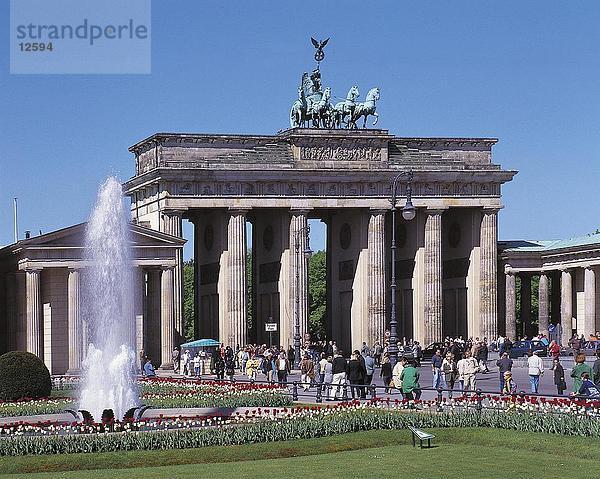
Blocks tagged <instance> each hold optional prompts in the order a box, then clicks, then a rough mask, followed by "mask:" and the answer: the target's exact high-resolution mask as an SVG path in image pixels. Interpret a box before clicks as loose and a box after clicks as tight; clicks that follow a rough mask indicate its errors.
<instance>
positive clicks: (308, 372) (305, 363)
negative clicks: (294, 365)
mask: <svg viewBox="0 0 600 479" xmlns="http://www.w3.org/2000/svg"><path fill="white" fill-rule="evenodd" d="M300 373H301V374H302V375H301V376H300V381H301V382H302V387H303V389H304V391H305V392H306V391H308V390H309V389H310V387H311V386H312V383H313V381H314V379H315V364H314V363H313V360H312V359H310V355H309V354H305V355H304V359H303V360H302V361H300Z"/></svg>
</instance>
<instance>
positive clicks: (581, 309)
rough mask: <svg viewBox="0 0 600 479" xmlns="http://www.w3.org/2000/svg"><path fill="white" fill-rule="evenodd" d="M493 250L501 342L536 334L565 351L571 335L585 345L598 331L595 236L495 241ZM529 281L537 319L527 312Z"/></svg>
mask: <svg viewBox="0 0 600 479" xmlns="http://www.w3.org/2000/svg"><path fill="white" fill-rule="evenodd" d="M498 248H499V251H500V253H499V267H498V272H499V277H498V284H499V289H500V292H501V297H504V301H501V302H500V305H501V308H502V314H504V315H505V317H506V335H507V336H509V337H510V338H512V339H514V338H517V337H525V336H527V337H531V336H533V335H536V334H538V333H542V334H546V335H549V336H550V337H552V338H554V339H556V340H558V341H559V342H561V344H562V345H563V346H566V345H567V344H568V342H569V339H571V337H572V335H573V334H574V333H576V334H577V335H578V336H580V335H584V337H585V339H589V336H590V335H592V334H595V333H596V332H597V331H599V330H600V291H598V288H596V275H597V274H598V273H599V272H600V234H598V233H596V234H591V235H588V236H582V237H578V238H572V239H567V240H552V241H501V242H500V243H499V245H498ZM535 276H537V277H538V279H539V286H538V317H537V318H533V317H532V312H531V310H532V307H531V303H532V287H531V282H532V278H533V277H535ZM517 278H518V279H519V282H520V300H521V301H520V304H521V307H520V318H517V310H516V304H517V287H516V282H517ZM517 319H518V321H517ZM536 319H537V325H536V324H535V323H536V321H535V320H536Z"/></svg>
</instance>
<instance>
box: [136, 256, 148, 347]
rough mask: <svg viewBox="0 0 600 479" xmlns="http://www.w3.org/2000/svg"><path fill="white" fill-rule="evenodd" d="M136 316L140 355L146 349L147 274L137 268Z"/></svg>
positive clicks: (137, 345) (137, 341)
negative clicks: (145, 306)
mask: <svg viewBox="0 0 600 479" xmlns="http://www.w3.org/2000/svg"><path fill="white" fill-rule="evenodd" d="M133 284H134V293H133V297H134V302H135V306H134V314H135V337H136V339H135V349H136V354H138V353H139V352H140V351H141V350H142V349H144V334H145V323H146V318H145V316H144V302H145V299H146V272H145V271H144V268H141V267H137V268H135V275H134V283H133Z"/></svg>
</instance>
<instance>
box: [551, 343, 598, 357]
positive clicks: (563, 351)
mask: <svg viewBox="0 0 600 479" xmlns="http://www.w3.org/2000/svg"><path fill="white" fill-rule="evenodd" d="M580 351H581V352H582V353H584V354H585V355H586V356H595V355H596V353H597V352H598V351H600V340H598V339H594V340H591V341H584V343H583V347H582V348H581V349H580ZM560 355H561V356H574V355H575V350H574V349H573V348H571V347H570V346H569V347H565V348H560Z"/></svg>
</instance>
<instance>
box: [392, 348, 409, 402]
mask: <svg viewBox="0 0 600 479" xmlns="http://www.w3.org/2000/svg"><path fill="white" fill-rule="evenodd" d="M405 365H406V358H404V357H402V358H398V362H397V363H396V365H395V366H394V369H393V370H392V382H393V384H394V387H395V388H396V389H397V390H398V391H400V394H402V396H403V397H404V393H403V391H402V379H401V376H402V371H404V367H405Z"/></svg>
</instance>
